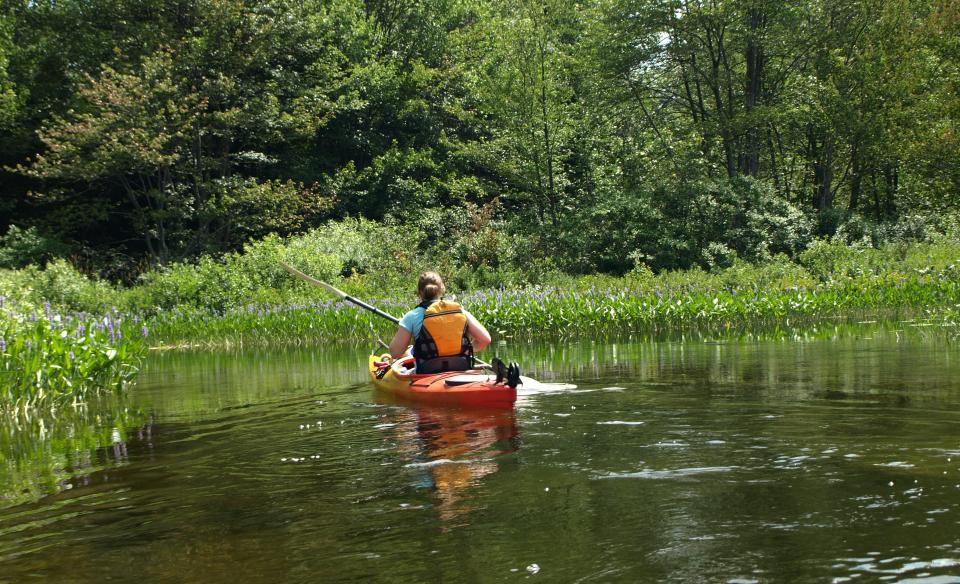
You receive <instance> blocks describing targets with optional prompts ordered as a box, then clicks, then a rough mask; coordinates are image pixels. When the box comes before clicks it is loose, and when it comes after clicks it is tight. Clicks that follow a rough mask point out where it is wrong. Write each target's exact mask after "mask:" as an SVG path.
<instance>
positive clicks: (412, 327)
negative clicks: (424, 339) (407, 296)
mask: <svg viewBox="0 0 960 584" xmlns="http://www.w3.org/2000/svg"><path fill="white" fill-rule="evenodd" d="M426 313H427V309H426V308H424V307H422V306H418V307H416V308H414V309H413V310H411V311H409V312H407V313H406V314H404V315H403V318H401V319H400V326H402V327H403V328H405V329H407V330H408V331H410V335H411V336H413V338H414V339H416V338H417V335H419V334H420V329H421V328H423V316H424V315H425V314H426Z"/></svg>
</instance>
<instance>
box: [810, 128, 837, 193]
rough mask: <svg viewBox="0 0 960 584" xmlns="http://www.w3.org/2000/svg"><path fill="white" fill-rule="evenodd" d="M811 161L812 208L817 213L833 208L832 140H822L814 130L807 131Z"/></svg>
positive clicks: (824, 138)
mask: <svg viewBox="0 0 960 584" xmlns="http://www.w3.org/2000/svg"><path fill="white" fill-rule="evenodd" d="M809 136H810V154H811V160H812V161H813V206H814V208H815V209H816V210H817V211H824V210H826V209H831V208H833V150H834V145H833V138H831V137H829V136H824V137H823V138H822V140H821V139H820V138H819V136H818V135H817V132H816V130H813V129H811V130H810V131H809Z"/></svg>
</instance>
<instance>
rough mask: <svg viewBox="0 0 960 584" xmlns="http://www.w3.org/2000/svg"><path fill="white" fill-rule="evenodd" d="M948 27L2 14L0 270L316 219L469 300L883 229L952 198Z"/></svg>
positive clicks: (725, 262) (590, 13) (632, 11)
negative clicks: (568, 277)
mask: <svg viewBox="0 0 960 584" xmlns="http://www.w3.org/2000/svg"><path fill="white" fill-rule="evenodd" d="M958 39H960V9H958V8H957V3H956V2H951V1H948V0H903V1H890V0H863V1H849V2H840V3H837V2H826V1H822V0H807V1H806V2H802V3H782V2H772V1H769V0H729V1H721V2H705V1H694V2H688V1H683V2H681V1H679V0H668V1H650V0H590V1H588V2H579V3H568V2H560V1H557V0H547V1H539V0H538V1H536V2H533V1H530V0H499V1H496V2H492V1H488V0H440V1H436V0H430V1H426V0H415V1H403V2H400V1H396V0H306V1H303V2H288V1H287V0H267V1H257V2H253V1H251V0H216V1H211V0H179V1H176V2H167V1H164V2H158V1H155V0H147V1H143V0H137V1H132V0H66V1H64V2H53V3H51V2H33V1H27V0H9V1H6V2H3V3H2V4H0V168H2V170H0V184H2V187H0V234H4V235H2V237H3V241H0V247H2V250H0V267H3V266H5V267H20V266H24V265H26V264H28V263H39V262H42V261H46V260H47V259H50V258H54V257H67V256H69V257H70V258H71V259H72V261H73V263H74V265H76V266H79V267H80V268H81V269H83V270H84V271H85V272H88V273H93V272H98V273H99V274H100V275H102V276H105V277H108V278H111V279H123V280H126V281H127V282H128V283H130V282H133V281H134V279H135V278H136V276H137V275H138V274H140V273H142V272H144V271H145V269H146V268H147V267H149V266H151V265H159V264H169V263H171V262H173V261H177V260H187V259H195V258H198V257H200V256H202V255H203V254H214V255H218V254H221V253H224V252H232V251H240V250H242V249H243V247H244V245H245V244H247V242H249V241H251V240H257V239H262V238H264V237H265V236H267V235H269V234H278V235H280V236H284V235H289V234H296V233H305V232H308V231H310V230H311V229H315V228H318V227H320V226H322V225H324V224H326V222H327V221H328V220H330V219H342V218H344V217H346V216H353V217H357V216H362V217H366V218H370V219H375V220H378V221H384V220H385V221H389V222H391V224H392V225H394V226H396V227H397V229H398V231H400V230H402V231H406V232H408V233H412V234H413V235H412V236H411V237H413V238H414V239H415V241H414V242H412V245H416V246H419V249H420V251H425V250H431V253H435V254H436V253H441V254H442V255H443V257H442V258H438V259H437V261H438V262H442V261H449V262H452V263H455V264H456V263H461V264H462V265H470V266H473V267H474V268H476V274H475V275H474V276H471V277H474V278H476V279H478V280H480V281H483V280H484V279H486V280H488V281H489V283H494V281H495V278H493V277H491V276H490V273H491V272H504V271H510V270H514V271H516V270H519V271H521V272H523V275H524V277H526V278H527V279H528V280H534V281H535V280H537V278H538V277H539V276H538V274H540V273H542V272H544V271H550V270H552V269H554V268H559V269H561V270H563V271H566V272H568V273H593V272H611V273H625V272H628V271H629V270H631V269H633V268H634V267H635V266H637V265H639V264H643V265H646V266H648V267H650V268H652V269H653V270H655V271H660V270H663V269H677V268H686V267H690V266H694V265H699V266H702V267H704V268H713V267H724V266H729V265H731V264H732V263H733V262H734V261H735V259H736V258H743V259H748V260H767V259H769V258H770V257H772V256H773V255H775V254H777V253H781V252H782V253H786V254H788V255H791V256H795V255H796V254H797V253H799V252H800V251H802V250H803V249H804V248H805V247H806V246H807V245H808V244H809V243H810V242H811V241H812V238H813V237H814V236H815V235H818V234H819V235H833V234H834V233H836V232H837V231H838V230H839V231H840V232H841V233H842V234H843V235H845V236H852V235H857V234H855V233H852V231H856V230H860V231H861V232H862V233H860V234H859V235H858V236H857V237H848V240H857V239H860V238H862V236H863V235H864V234H867V233H868V232H870V233H875V232H877V231H878V230H880V231H882V230H884V229H885V230H887V232H888V233H893V234H894V235H895V236H901V235H904V234H906V235H910V230H909V229H906V228H901V227H897V228H892V227H886V226H888V225H900V226H903V225H905V224H906V225H910V224H915V223H916V222H917V221H928V220H929V218H931V217H938V216H940V215H941V214H942V213H943V211H950V210H955V209H956V206H957V202H958V201H957V196H956V195H957V192H958V188H960V167H958V165H957V164H956V161H957V160H958V159H960V139H958V136H960V133H958V132H957V123H958V120H960V97H958V95H960V92H958V91H957V85H958V81H960V67H958V64H960V41H958ZM851 226H852V227H851ZM878 226H879V227H878ZM941 227H943V226H941ZM947 227H949V226H947ZM897 229H899V230H900V231H899V232H896V230H897ZM941 230H942V229H941ZM894 232H896V233H894ZM344 236H347V234H346V232H344ZM894 239H896V237H894ZM435 250H440V251H439V252H437V251H435ZM224 261H225V262H226V263H223V261H221V260H214V259H207V260H203V262H201V265H202V266H205V268H204V269H209V270H218V269H219V270H222V269H224V268H223V267H222V266H224V265H229V262H230V261H232V260H229V259H228V260H224ZM357 261H358V262H359V263H358V265H357V268H358V270H359V271H362V267H363V266H362V263H363V262H364V261H367V260H365V259H364V258H357ZM316 267H317V269H320V266H316ZM235 292H236V290H234V292H226V294H228V295H229V294H233V293H235Z"/></svg>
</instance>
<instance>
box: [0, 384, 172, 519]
mask: <svg viewBox="0 0 960 584" xmlns="http://www.w3.org/2000/svg"><path fill="white" fill-rule="evenodd" d="M152 426H153V417H152V416H151V415H150V414H149V413H147V412H145V411H143V410H141V409H138V408H131V407H128V404H127V403H126V402H125V401H124V400H123V399H121V398H117V397H110V396H107V397H104V398H102V399H100V400H98V401H97V402H95V403H93V404H91V405H90V406H86V407H75V408H65V409H62V410H58V411H56V412H29V413H19V414H4V415H3V416H2V418H0V509H3V508H5V507H9V506H13V505H18V504H21V503H27V502H31V501H35V500H37V499H40V498H42V497H45V496H47V495H52V494H55V493H58V492H60V491H62V490H65V489H72V488H73V487H75V486H82V485H87V484H89V482H90V475H92V474H93V473H95V472H97V471H99V470H103V469H108V468H116V467H118V466H123V465H125V464H127V463H128V455H129V453H128V448H127V443H128V442H129V441H130V440H131V439H132V438H133V437H136V438H137V439H138V440H140V441H143V442H145V443H150V441H151V429H152Z"/></svg>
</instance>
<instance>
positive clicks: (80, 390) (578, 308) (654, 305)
mask: <svg viewBox="0 0 960 584" xmlns="http://www.w3.org/2000/svg"><path fill="white" fill-rule="evenodd" d="M264 246H266V244H263V245H261V246H260V247H259V248H258V247H256V246H254V247H253V248H251V249H250V250H248V253H246V254H243V255H238V256H234V257H233V258H229V259H227V260H224V261H221V262H220V263H216V262H213V261H212V260H209V261H206V262H202V263H201V264H198V265H187V264H182V265H178V266H174V267H173V268H172V269H170V270H166V271H158V272H154V273H152V274H150V275H149V277H147V278H145V279H144V282H143V283H142V284H141V285H139V286H135V287H133V288H125V289H121V288H116V287H112V286H110V285H107V284H105V283H103V282H100V281H96V280H90V279H85V278H84V277H83V276H80V275H79V274H76V273H75V271H74V273H71V272H70V270H71V268H69V266H68V265H67V264H65V263H62V262H60V263H55V264H51V265H50V266H48V267H47V269H45V270H38V269H36V268H30V269H28V270H22V271H15V272H14V271H6V272H4V273H2V274H0V295H2V296H0V297H2V298H3V299H2V301H0V354H2V359H3V362H2V374H3V375H4V387H5V388H6V389H5V392H4V393H3V394H2V396H0V402H2V406H3V407H5V408H23V407H56V406H62V405H66V404H71V403H76V402H79V401H83V400H85V399H87V397H88V396H89V395H92V394H95V393H97V392H101V391H109V390H122V388H123V387H125V386H126V385H129V384H130V383H132V382H133V381H134V379H135V378H136V375H137V372H138V370H139V367H140V363H141V360H142V357H143V354H144V351H145V350H146V349H147V348H148V347H149V348H152V349H176V348H185V347H191V348H196V347H201V348H223V347H231V346H240V347H242V346H265V347H266V346H283V345H318V346H319V345H324V344H329V343H334V342H343V341H348V342H364V343H371V344H372V343H373V342H374V341H375V340H376V339H377V338H384V339H386V338H389V337H390V335H391V334H392V332H393V325H392V323H390V322H388V321H387V320H385V319H382V318H380V317H377V316H375V315H372V314H370V313H368V312H366V311H363V310H361V309H359V308H357V307H356V306H354V305H352V304H349V303H346V302H343V301H338V300H333V299H331V298H330V297H329V296H328V295H327V293H326V292H324V291H323V290H318V289H316V288H312V287H309V286H306V285H304V284H303V283H302V282H298V281H296V280H294V279H292V278H289V277H288V276H286V275H285V274H283V273H282V270H280V268H279V267H278V263H277V260H278V259H281V258H283V259H290V258H289V254H284V252H289V248H290V245H286V244H284V243H282V242H279V241H275V242H271V243H270V244H269V247H264ZM265 252H269V253H265ZM298 255H299V256H303V257H309V254H308V253H307V252H305V251H304V250H302V249H301V250H299V252H298ZM320 259H321V260H322V262H320V263H317V262H318V260H317V259H316V258H313V261H312V262H304V263H306V264H307V265H304V266H303V267H304V268H305V269H308V270H309V269H310V268H311V267H314V268H316V269H319V270H320V271H321V273H320V274H318V275H320V276H322V277H324V278H326V279H328V280H330V281H331V282H333V283H335V284H336V285H337V286H340V287H343V288H344V289H346V290H348V291H349V292H350V293H352V294H354V295H356V296H358V297H361V298H363V299H364V300H367V301H369V302H371V303H373V304H375V305H376V306H378V307H380V308H381V309H383V310H385V311H387V312H389V313H391V314H394V315H401V314H402V313H403V312H405V311H406V310H407V309H409V308H410V307H411V306H413V305H414V303H415V299H414V298H413V296H412V294H409V293H408V292H407V291H406V286H404V285H403V281H402V279H401V278H400V277H399V274H396V273H390V274H386V275H384V277H383V280H382V282H383V285H382V286H378V285H377V278H376V277H375V275H373V274H355V273H351V274H350V275H349V276H346V277H344V276H342V275H338V274H337V268H338V266H339V265H340V264H338V263H337V261H336V258H331V257H329V256H323V255H322V254H321V256H320ZM324 266H326V267H324ZM409 271H411V272H415V271H416V270H409ZM228 275H229V281H227V276H228ZM30 278H33V280H34V281H35V282H39V285H37V286H30V285H29V282H25V281H26V280H28V279H30ZM230 282H233V283H234V284H233V285H231V284H230ZM257 282H259V283H260V284H259V285H255V284H256V283H257ZM450 282H451V290H450V295H451V296H454V297H456V298H457V300H459V301H460V302H461V303H463V305H464V306H465V307H466V308H467V309H468V310H470V311H471V312H472V313H474V314H475V315H476V316H477V317H478V318H479V319H480V320H481V321H482V322H484V323H485V324H486V325H487V327H488V328H489V329H490V330H491V332H492V333H493V335H494V336H495V337H496V338H499V339H516V340H524V339H540V338H569V337H578V336H590V337H595V338H603V337H616V336H622V335H624V334H628V335H654V336H655V335H663V334H674V333H677V332H680V333H683V332H684V331H697V334H699V335H702V336H709V337H714V338H723V337H725V336H742V335H750V334H757V333H761V332H763V331H771V330H774V331H775V330H778V329H783V328H802V327H809V326H813V325H816V324H817V323H820V322H831V323H836V322H856V321H861V320H878V319H879V320H884V319H891V318H892V319H919V320H920V321H923V322H924V323H927V324H936V325H938V330H940V331H942V332H941V334H942V335H943V337H944V338H945V339H952V338H956V337H957V336H958V335H960V326H958V324H957V323H958V322H960V245H958V244H955V243H952V242H939V243H924V244H920V243H916V244H911V245H905V244H904V245H898V246H889V247H886V248H881V249H874V248H858V247H855V246H847V245H842V244H837V243H829V242H819V243H817V244H816V245H814V246H811V248H810V249H808V250H807V251H806V252H804V253H803V254H801V256H800V257H799V258H798V261H790V260H788V259H786V258H784V257H779V258H775V259H774V260H772V261H770V262H767V263H764V264H760V265H754V264H748V263H744V262H736V263H734V264H733V266H731V267H729V268H726V269H719V270H716V271H711V272H706V271H703V270H701V269H698V268H697V269H692V270H686V271H677V272H663V273H659V274H654V273H652V272H650V271H649V270H647V269H645V268H644V267H643V266H642V265H641V266H640V267H639V268H637V269H634V270H633V271H632V272H630V273H628V274H626V275H624V276H621V277H613V276H606V275H592V276H581V277H574V276H569V275H564V274H552V275H551V276H550V277H549V278H546V279H545V281H544V282H543V283H531V282H527V283H521V284H515V285H512V286H509V287H508V286H500V287H494V288H490V287H488V288H482V289H472V290H471V289H464V288H462V287H460V288H459V289H458V287H457V281H456V278H451V279H450ZM16 283H19V284H20V286H19V287H17V286H13V285H12V284H16ZM218 283H220V284H222V285H223V289H224V290H228V291H229V290H232V292H229V293H227V292H224V293H223V294H220V295H212V294H210V293H209V291H211V290H215V289H217V288H216V286H217V284H218ZM238 283H243V285H244V286H245V288H240V287H239V286H240V285H239V284H238ZM188 284H189V285H188ZM231 286H233V287H232V288H231ZM243 290H247V292H246V293H244V292H243ZM38 294H46V295H47V296H48V297H49V298H50V299H52V300H53V303H51V302H49V301H44V302H43V303H42V304H38V300H40V299H41V298H38ZM263 299H269V301H264V300H263ZM106 302H115V303H116V304H117V305H119V307H112V308H108V309H105V310H103V311H102V312H96V311H94V312H87V311H85V310H82V308H84V307H86V308H92V309H96V308H97V307H100V308H102V307H103V304H104V303H106Z"/></svg>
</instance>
